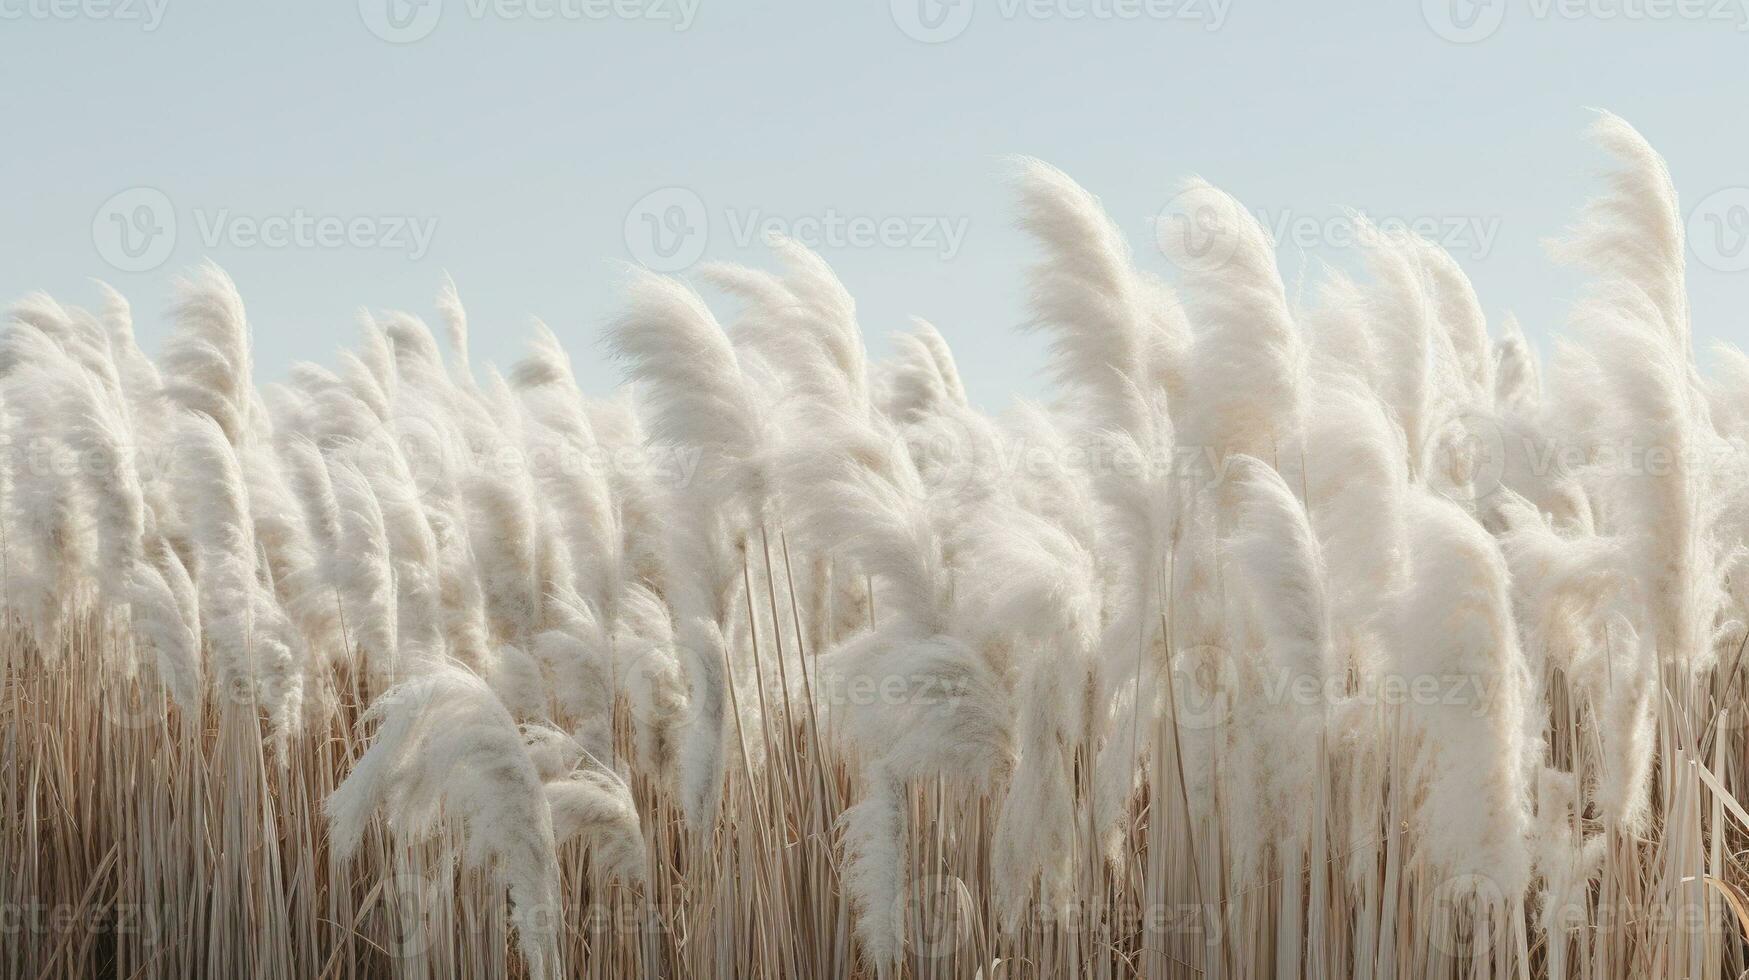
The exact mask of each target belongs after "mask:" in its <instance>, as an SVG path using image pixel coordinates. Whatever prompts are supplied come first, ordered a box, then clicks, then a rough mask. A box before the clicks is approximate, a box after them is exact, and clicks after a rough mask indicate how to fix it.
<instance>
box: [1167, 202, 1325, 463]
mask: <svg viewBox="0 0 1749 980" xmlns="http://www.w3.org/2000/svg"><path fill="white" fill-rule="evenodd" d="M1177 200H1178V201H1180V202H1181V203H1182V205H1183V207H1184V209H1185V210H1186V211H1187V212H1189V213H1190V214H1191V215H1194V216H1196V218H1197V222H1198V224H1199V225H1200V226H1201V227H1202V229H1203V231H1204V232H1205V233H1207V234H1208V235H1211V236H1212V240H1211V241H1210V242H1208V243H1204V244H1206V246H1207V248H1208V249H1210V251H1208V252H1198V251H1196V249H1197V248H1198V247H1199V246H1198V244H1197V243H1196V242H1193V241H1188V240H1185V238H1184V236H1181V235H1175V234H1171V233H1163V234H1161V235H1160V236H1159V238H1160V243H1161V245H1162V247H1163V248H1166V249H1167V250H1168V257H1169V258H1171V259H1173V261H1174V262H1175V263H1176V264H1177V265H1178V266H1179V268H1180V269H1181V270H1183V280H1184V288H1185V293H1186V296H1187V298H1188V302H1189V310H1190V320H1191V323H1192V324H1193V325H1194V326H1195V329H1196V337H1195V340H1194V342H1193V343H1192V345H1191V348H1190V354H1189V358H1190V360H1189V364H1190V367H1189V369H1188V370H1187V371H1186V378H1187V383H1188V384H1189V386H1190V391H1189V395H1188V397H1189V404H1188V405H1187V406H1186V411H1185V413H1184V415H1183V419H1182V421H1181V422H1180V425H1179V437H1180V442H1181V444H1183V445H1188V446H1197V447H1202V448H1203V449H1205V450H1207V451H1209V452H1211V453H1213V454H1214V456H1215V457H1216V458H1217V459H1223V460H1224V459H1225V458H1226V457H1228V456H1230V455H1232V454H1235V453H1245V454H1248V455H1251V456H1256V457H1258V458H1259V459H1263V460H1268V461H1271V462H1274V461H1276V458H1277V454H1278V453H1279V452H1280V450H1281V448H1282V447H1283V446H1285V445H1286V444H1287V443H1288V442H1289V441H1291V440H1292V439H1293V438H1294V437H1295V435H1296V434H1297V432H1298V430H1299V424H1300V416H1301V413H1302V403H1303V401H1304V394H1303V390H1302V385H1301V379H1302V378H1303V377H1304V376H1305V371H1306V358H1307V354H1306V349H1305V346H1304V344H1303V343H1302V342H1301V340H1300V335H1299V331H1298V328H1297V327H1296V326H1295V324H1294V321H1293V315H1292V314H1291V313H1290V312H1289V310H1288V305H1287V296H1286V293H1285V290H1284V288H1283V286H1282V281H1281V272H1280V270H1278V269H1277V268H1276V262H1275V248H1274V245H1273V244H1272V243H1271V241H1270V238H1269V233H1268V232H1267V231H1266V230H1265V229H1264V227H1263V225H1262V224H1261V223H1259V222H1258V220H1257V218H1256V217H1255V216H1254V215H1252V214H1251V213H1250V212H1248V211H1246V210H1245V209H1244V208H1243V207H1242V206H1241V205H1240V204H1239V202H1238V201H1236V200H1234V199H1233V198H1232V197H1230V196H1229V195H1227V194H1226V193H1224V192H1222V191H1220V190H1217V189H1216V188H1215V187H1213V186H1211V185H1210V184H1208V183H1207V182H1205V181H1202V180H1200V179H1192V180H1190V181H1187V182H1186V184H1185V186H1184V190H1183V191H1181V192H1180V194H1179V195H1178V197H1177ZM1173 418H1174V420H1175V421H1178V420H1179V416H1178V413H1177V412H1176V411H1174V413H1173Z"/></svg>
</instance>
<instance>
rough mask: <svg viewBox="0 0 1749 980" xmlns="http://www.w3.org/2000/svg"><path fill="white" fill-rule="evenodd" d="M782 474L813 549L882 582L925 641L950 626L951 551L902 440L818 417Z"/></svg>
mask: <svg viewBox="0 0 1749 980" xmlns="http://www.w3.org/2000/svg"><path fill="white" fill-rule="evenodd" d="M781 471H782V474H783V481H784V486H785V488H786V496H785V498H784V500H785V504H786V506H787V507H788V509H789V513H790V516H791V518H792V521H793V523H792V524H791V527H792V528H793V529H794V530H796V531H797V532H798V533H799V535H800V536H801V537H802V538H803V539H804V540H807V541H808V542H810V543H811V544H813V545H814V547H815V548H817V549H818V550H819V551H820V552H822V553H826V554H833V555H839V556H844V557H847V558H850V559H852V560H853V561H855V563H856V567H858V568H859V569H861V570H862V571H863V572H864V573H866V574H868V575H872V576H875V577H876V578H877V579H879V580H880V583H881V585H882V591H881V593H880V595H881V601H882V602H883V603H890V604H891V605H890V608H891V609H892V610H893V611H894V613H895V614H896V615H898V616H900V617H902V618H904V619H905V620H906V621H907V622H909V623H911V624H913V625H914V626H915V628H916V629H918V630H919V631H920V632H924V633H938V632H942V631H944V630H945V629H946V628H947V627H948V625H949V613H950V610H951V604H952V579H951V574H950V569H949V566H948V563H947V556H946V554H945V551H944V548H945V543H944V542H943V540H942V536H941V535H940V534H939V533H938V532H937V530H936V526H935V522H934V519H933V517H932V515H931V513H930V508H929V501H928V497H929V494H928V491H927V490H926V489H925V488H924V485H923V480H922V477H921V476H920V474H919V473H918V472H917V468H916V466H915V465H914V464H913V463H912V461H911V458H910V456H909V455H908V454H907V452H906V449H905V445H904V443H903V442H901V441H900V439H899V436H898V435H897V433H895V432H893V431H892V430H891V429H890V428H888V427H887V426H885V425H884V424H880V423H868V422H864V421H862V420H859V419H856V418H852V417H849V416H845V415H834V414H827V415H825V416H824V417H816V418H812V419H811V420H810V421H809V423H808V424H807V425H806V426H798V431H797V435H796V438H795V439H794V441H793V443H792V445H790V446H788V447H786V448H785V451H784V454H783V457H782V466H781Z"/></svg>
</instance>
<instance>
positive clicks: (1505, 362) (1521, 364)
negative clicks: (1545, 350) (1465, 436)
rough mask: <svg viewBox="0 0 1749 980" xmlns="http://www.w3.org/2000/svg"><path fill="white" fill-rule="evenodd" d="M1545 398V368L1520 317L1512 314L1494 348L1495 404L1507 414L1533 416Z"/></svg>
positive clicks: (1504, 323)
mask: <svg viewBox="0 0 1749 980" xmlns="http://www.w3.org/2000/svg"><path fill="white" fill-rule="evenodd" d="M1542 397H1543V381H1542V365H1541V364H1539V363H1538V361H1537V358H1536V352H1535V351H1533V350H1532V349H1531V347H1530V341H1528V340H1526V339H1525V336H1524V328H1523V327H1521V326H1519V323H1518V318H1517V317H1515V316H1513V315H1512V314H1510V313H1508V314H1507V315H1506V316H1505V318H1503V319H1502V320H1501V322H1500V340H1499V341H1498V342H1497V343H1495V345H1494V401H1495V403H1496V404H1498V405H1499V406H1500V408H1501V409H1502V410H1504V411H1510V412H1517V413H1519V414H1529V413H1531V412H1534V411H1536V409H1537V407H1538V406H1539V405H1541V403H1542Z"/></svg>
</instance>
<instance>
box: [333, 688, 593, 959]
mask: <svg viewBox="0 0 1749 980" xmlns="http://www.w3.org/2000/svg"><path fill="white" fill-rule="evenodd" d="M365 720H367V721H380V722H381V723H382V724H381V727H379V728H378V729H377V733H376V737H375V739H374V740H373V741H372V743H371V746H370V749H369V751H367V752H366V753H365V755H364V757H363V758H361V759H359V761H358V764H357V765H356V766H355V767H354V768H353V770H352V773H351V774H350V775H348V776H347V777H346V781H345V782H343V783H341V784H340V786H339V787H338V788H336V789H335V790H334V794H333V795H332V796H330V797H329V798H328V801H327V803H326V804H325V805H324V810H325V812H326V813H327V816H328V823H329V832H330V837H331V840H332V841H333V846H334V851H335V855H336V856H337V857H338V858H340V859H341V860H347V859H349V858H350V857H351V856H352V855H353V854H354V853H356V852H357V850H358V846H359V844H360V843H361V841H362V840H363V836H364V831H365V826H366V824H367V822H368V821H369V820H370V818H371V817H372V816H373V815H375V814H377V813H379V812H380V813H382V814H383V815H384V816H385V818H386V820H387V824H388V828H389V831H390V832H391V833H394V834H396V835H401V836H405V837H407V838H409V839H411V840H414V841H417V840H422V839H425V838H428V837H431V836H433V835H434V834H436V833H437V832H438V831H439V829H440V828H447V829H450V830H451V831H452V832H454V833H455V834H457V836H459V838H460V840H461V842H462V844H463V853H464V855H465V857H466V859H467V862H468V863H469V864H470V865H472V866H474V867H481V868H490V869H492V870H493V871H494V873H495V874H496V875H497V877H498V879H499V880H501V881H503V882H504V883H505V885H506V886H507V887H508V888H509V891H510V902H511V912H510V919H511V922H512V924H514V925H515V926H516V932H517V945H518V947H519V948H520V949H521V951H522V955H523V958H524V959H525V960H527V963H528V971H529V975H530V976H531V977H535V978H539V980H549V978H555V980H556V978H557V977H560V976H563V975H564V973H563V964H562V962H561V960H560V958H559V949H558V943H557V937H556V926H555V924H556V923H557V921H558V918H559V915H558V912H559V864H558V855H557V852H556V850H555V844H554V836H553V819H552V813H551V810H550V808H549V806H548V803H547V799H546V794H545V791H544V790H543V788H542V786H541V781H540V776H539V774H538V773H537V772H536V770H535V767H534V763H533V762H532V761H531V760H530V758H529V755H528V753H527V752H526V751H525V750H524V748H523V743H522V736H521V735H520V734H519V733H518V731H517V727H516V723H515V722H514V721H513V720H512V719H511V717H510V714H509V712H507V711H506V710H505V709H504V706H503V705H502V704H500V703H499V702H498V700H497V698H495V697H493V695H492V691H491V689H490V688H489V687H488V686H487V684H486V682H485V681H483V680H481V679H480V678H479V677H477V676H475V675H473V674H471V673H469V672H467V671H466V670H464V669H463V668H461V667H459V666H455V665H445V664H434V665H433V666H432V667H431V669H430V670H429V671H428V672H427V673H425V674H423V675H421V676H419V677H416V678H413V679H411V680H408V681H405V682H403V683H402V684H401V685H399V686H397V687H395V688H393V689H391V690H390V691H388V692H386V693H385V694H383V695H382V696H381V697H380V698H378V699H377V701H376V702H375V703H373V704H372V705H371V706H370V709H369V710H368V711H367V712H365Z"/></svg>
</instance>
